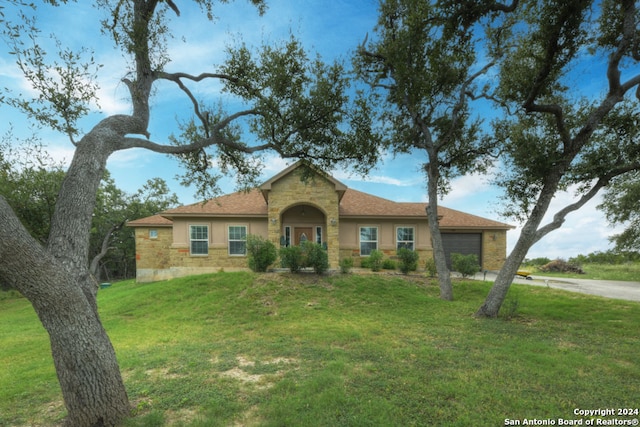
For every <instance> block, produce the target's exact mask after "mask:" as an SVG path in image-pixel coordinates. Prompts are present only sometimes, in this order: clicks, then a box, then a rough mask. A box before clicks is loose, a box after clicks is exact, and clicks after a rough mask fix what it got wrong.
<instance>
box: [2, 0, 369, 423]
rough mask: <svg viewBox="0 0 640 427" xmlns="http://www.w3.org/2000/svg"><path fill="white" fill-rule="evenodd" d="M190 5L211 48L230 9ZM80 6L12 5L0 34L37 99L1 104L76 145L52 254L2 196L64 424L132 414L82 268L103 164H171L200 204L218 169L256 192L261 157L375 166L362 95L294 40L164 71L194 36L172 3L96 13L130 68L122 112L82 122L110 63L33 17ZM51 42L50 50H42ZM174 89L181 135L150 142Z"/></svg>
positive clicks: (5, 257) (199, 0) (6, 262)
mask: <svg viewBox="0 0 640 427" xmlns="http://www.w3.org/2000/svg"><path fill="white" fill-rule="evenodd" d="M194 3H195V4H196V5H197V6H198V7H199V8H200V12H201V18H202V25H211V28H212V30H211V31H210V32H208V33H207V34H208V36H209V37H211V35H212V34H213V33H215V31H213V29H215V28H216V27H215V25H213V24H215V19H214V15H215V10H216V8H217V7H219V6H220V4H222V3H227V1H226V0H220V1H215V0H195V2H194ZM250 3H252V4H253V5H254V6H256V8H257V11H258V13H260V14H261V13H264V12H265V10H266V4H265V2H263V1H261V0H251V1H250ZM81 6H86V4H80V3H75V2H58V1H49V2H46V3H40V4H38V5H35V4H26V2H22V1H20V0H13V1H11V2H10V3H8V5H4V6H3V8H2V9H0V12H1V13H2V15H1V16H0V19H1V20H2V25H3V31H2V34H3V37H4V39H5V40H6V41H7V44H8V46H9V49H10V51H11V54H12V55H13V56H14V58H15V60H16V64H17V67H18V70H19V71H20V72H21V73H22V75H23V76H24V78H25V79H26V81H27V82H28V85H29V86H30V88H31V89H33V91H28V92H24V93H10V94H6V95H5V96H3V98H2V101H3V102H5V103H7V104H9V105H11V106H13V107H15V108H18V109H20V110H21V111H23V112H24V113H25V114H26V115H27V116H28V117H29V118H31V119H33V120H34V121H37V122H38V123H40V124H42V125H43V126H47V127H49V128H50V129H52V130H54V131H56V132H60V133H62V134H65V135H66V136H67V137H68V138H69V140H70V143H71V144H72V145H73V148H74V154H73V159H72V160H71V164H70V165H69V167H68V170H67V171H66V173H65V174H64V178H63V179H62V182H61V185H60V191H59V193H58V197H57V200H56V203H55V208H54V210H53V214H52V216H51V222H50V230H49V234H48V239H47V241H46V244H44V245H43V244H42V243H41V242H39V241H37V240H36V239H34V238H33V237H31V235H30V234H29V233H28V231H27V230H26V229H25V228H24V226H22V225H21V223H20V221H19V220H18V218H17V217H16V215H15V212H14V211H13V210H12V209H11V206H10V205H9V204H8V203H7V201H6V199H5V198H4V197H0V260H1V261H0V280H2V281H3V282H7V283H10V285H11V286H13V287H14V288H16V289H17V290H18V291H19V292H21V293H22V294H23V295H24V296H25V297H26V298H27V299H29V301H30V302H31V303H32V305H33V306H34V308H35V310H36V312H37V313H38V316H39V318H40V319H41V321H42V323H43V326H44V327H45V329H46V330H47V332H48V333H49V337H50V340H51V347H52V355H53V360H54V364H55V366H56V372H57V374H58V378H59V380H60V385H61V390H62V394H63V397H64V402H65V406H66V408H67V411H68V417H69V418H68V422H69V423H70V424H72V425H78V426H81V425H87V426H89V425H98V424H100V425H115V424H117V423H119V422H120V420H121V419H122V418H123V417H125V416H126V415H127V414H128V412H129V409H130V408H129V402H128V397H127V393H126V390H125V388H124V384H123V381H122V377H121V375H120V372H119V368H118V364H117V360H116V357H115V352H114V349H113V346H112V345H111V342H110V340H109V338H108V336H107V334H106V332H105V330H104V328H103V327H102V324H101V321H100V318H99V315H98V310H97V301H96V294H97V289H98V288H97V283H96V280H95V278H94V277H93V275H92V274H91V270H90V266H89V265H88V262H87V260H88V258H89V254H90V250H91V239H90V236H91V229H92V225H93V214H94V211H95V208H96V203H97V195H98V194H99V192H100V186H101V185H102V184H101V183H102V182H103V181H102V180H103V177H104V175H105V171H106V163H107V160H108V159H109V158H110V156H111V155H113V154H114V153H117V152H121V151H124V150H129V149H132V148H139V149H145V150H148V151H149V152H155V153H161V154H169V155H174V156H179V157H180V159H181V160H182V161H183V163H184V165H185V167H186V168H187V170H188V172H187V173H186V176H187V178H186V179H187V180H191V181H192V182H193V183H195V184H196V185H197V186H198V187H199V189H200V190H202V192H203V193H204V192H206V191H209V190H210V191H212V192H214V193H215V191H216V190H217V186H216V178H217V177H218V175H217V173H216V172H214V173H212V172H211V169H210V168H211V167H212V166H214V165H216V166H218V170H220V171H222V173H229V174H232V175H234V176H236V177H238V181H239V183H240V185H241V186H244V185H249V184H251V183H253V182H254V181H255V178H256V176H257V174H256V171H257V170H259V167H260V164H261V159H260V153H264V152H272V153H276V154H277V155H279V156H281V157H284V158H294V159H298V158H302V159H314V160H315V161H316V162H317V163H318V164H319V166H321V167H323V166H327V165H334V164H342V165H343V166H350V165H351V166H353V167H354V168H355V169H356V170H360V171H365V170H367V169H368V168H369V167H370V166H372V165H373V164H374V163H375V161H376V159H377V156H378V154H379V152H378V150H377V142H378V140H379V138H378V136H377V133H376V129H375V123H374V122H373V121H372V120H371V118H370V116H369V114H368V111H367V107H366V105H367V104H366V101H365V97H364V96H361V95H362V94H360V93H358V92H354V91H353V90H352V88H351V87H350V81H349V79H347V78H346V77H345V67H344V65H343V64H341V63H340V62H339V61H335V62H333V63H324V62H323V61H322V60H321V59H320V58H318V57H316V56H314V55H312V54H310V53H308V52H306V51H305V49H303V47H302V45H301V43H300V42H299V41H297V40H296V39H295V38H294V37H291V38H290V39H289V40H285V41H282V42H278V43H271V44H265V45H263V46H258V47H256V48H253V47H250V46H247V45H245V44H242V43H240V44H239V45H238V44H236V45H235V46H229V47H227V48H226V57H225V59H224V60H223V61H221V62H220V63H218V64H214V65H213V66H210V67H209V68H207V69H197V70H196V69H189V67H186V68H183V69H181V64H180V63H177V62H171V61H172V59H173V58H171V57H170V54H169V50H168V43H169V40H184V39H182V37H186V36H187V35H188V34H180V33H178V28H179V26H177V25H175V23H176V22H177V21H178V20H179V19H180V16H181V15H182V10H181V9H180V7H182V6H183V5H182V4H178V3H175V2H173V1H171V0H164V1H160V0H130V1H121V0H113V1H112V0H100V1H97V2H95V7H97V8H98V10H99V11H100V12H101V13H102V14H103V15H102V16H103V18H102V19H101V20H100V21H99V22H95V23H94V26H95V28H98V27H99V28H101V29H102V34H103V36H104V37H106V38H107V39H108V40H110V41H111V44H112V46H114V47H115V48H116V49H118V50H119V51H120V53H121V54H122V55H123V57H125V58H126V59H127V61H128V62H127V64H128V66H127V67H126V68H123V69H122V70H120V78H121V82H122V85H124V87H126V89H127V97H126V102H128V103H129V104H130V111H129V112H128V113H126V114H112V115H99V116H97V118H95V117H96V116H95V115H88V113H90V112H92V113H94V112H95V109H96V104H99V102H100V100H99V99H98V98H99V97H98V90H99V86H98V83H97V82H98V80H97V77H98V76H99V75H100V73H101V72H104V67H103V65H104V64H101V63H100V62H99V60H98V55H97V54H96V53H95V52H93V51H92V50H91V49H90V48H81V49H78V50H74V49H73V48H72V47H69V46H66V45H64V44H63V43H61V42H60V41H59V40H58V39H57V38H56V36H55V33H56V31H52V33H51V34H47V35H46V36H45V35H44V34H42V32H41V29H40V27H39V25H40V24H41V22H38V19H37V17H38V16H40V17H43V16H45V17H46V15H47V14H46V13H43V12H44V9H46V8H55V7H58V8H64V10H65V11H66V13H68V14H69V16H71V15H73V13H74V8H79V7H81ZM47 10H49V9H47ZM36 12H39V13H36ZM49 24H51V23H50V22H49ZM58 24H59V25H63V22H59V23H58ZM186 30H187V31H188V30H189V29H188V28H187V29H186ZM62 31H63V30H60V29H59V31H57V32H58V33H61V32H62ZM43 37H44V38H43ZM49 37H52V38H53V40H54V46H53V49H45V48H44V44H43V43H44V40H46V39H48V38H49ZM169 64H171V67H169ZM174 70H178V71H174ZM203 86H204V89H206V90H202V89H203ZM212 87H213V88H215V90H214V91H213V93H212V92H211V88H212ZM168 90H173V91H175V92H176V93H178V94H179V95H180V96H181V97H182V98H183V99H184V100H186V101H187V104H188V105H190V107H191V117H192V118H191V119H188V120H187V121H186V122H185V123H182V126H181V128H179V129H178V127H176V129H178V130H180V133H178V132H176V136H174V137H173V138H171V140H169V139H166V140H164V139H163V138H160V139H159V140H154V138H153V135H151V133H150V132H149V127H150V122H151V117H152V116H153V115H154V114H156V113H157V112H156V111H154V110H153V109H152V105H153V94H154V93H155V91H168ZM32 94H33V95H32ZM229 99H232V100H233V102H229ZM94 118H95V119H94ZM173 118H174V115H173V114H171V115H170V117H162V118H161V117H158V118H156V120H171V119H173ZM81 119H82V120H83V121H82V126H81ZM92 119H94V120H93V122H92ZM87 123H89V125H88V126H87ZM83 127H88V128H89V130H88V131H84V130H83ZM96 355H99V357H96ZM78 367H81V369H77V368H78Z"/></svg>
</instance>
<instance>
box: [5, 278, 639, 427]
mask: <svg viewBox="0 0 640 427" xmlns="http://www.w3.org/2000/svg"><path fill="white" fill-rule="evenodd" d="M489 287H490V284H488V283H482V282H474V281H458V282H455V285H454V294H455V298H456V300H455V301H453V302H445V301H441V300H439V299H438V294H439V291H438V287H437V284H436V283H435V282H429V281H428V279H424V278H422V277H419V276H411V277H409V278H404V277H402V276H398V275H376V276H373V275H335V276H328V277H318V276H315V275H306V274H300V275H290V274H260V275H257V274H250V273H218V274H214V275H206V276H195V277H190V278H184V279H175V280H171V281H166V282H158V283H152V284H136V283H134V282H132V281H127V282H121V283H116V284H114V285H113V286H111V287H110V288H108V289H103V290H101V291H100V293H99V305H100V308H101V315H102V319H103V323H104V325H105V328H106V329H107V330H108V332H109V335H110V336H111V338H112V341H113V343H114V346H115V348H116V351H117V353H118V358H119V361H120V366H121V370H122V373H123V376H124V379H125V383H126V386H127V389H128V392H129V397H130V400H131V402H132V404H133V405H134V407H135V411H134V413H135V416H134V417H133V418H132V419H131V420H130V421H129V422H128V425H130V426H158V425H176V426H178V425H183V426H232V425H245V426H285V425H286V426H297V425H304V426H339V425H343V426H347V425H348V426H365V425H366V426H410V425H419V426H443V425H446V426H465V427H466V426H470V425H477V426H498V425H505V424H506V421H505V420H523V419H525V418H526V419H533V418H536V419H548V418H549V419H556V420H557V419H558V418H563V419H570V418H580V419H582V418H584V419H587V418H589V417H586V416H578V415H574V409H576V408H582V409H597V408H624V407H637V406H638V396H639V395H640V385H639V384H640V364H638V363H637V357H638V354H640V340H638V339H637V336H638V330H640V304H638V303H634V302H626V301H617V300H609V299H605V298H599V297H594V296H588V295H582V294H574V293H568V292H563V291H559V290H554V289H549V288H545V287H533V286H527V285H513V287H512V289H511V291H510V295H509V297H508V301H507V303H506V304H505V309H506V310H508V311H509V313H508V314H509V315H510V317H511V320H505V318H501V319H497V320H482V319H476V318H474V317H473V313H474V312H475V311H476V310H477V308H478V307H479V306H480V304H481V303H482V301H483V299H484V297H485V296H486V294H487V292H488V290H489ZM0 348H1V349H2V350H0V363H1V364H2V366H3V369H1V370H0V425H11V426H27V425H29V426H32V425H47V426H48V425H55V424H56V423H58V422H59V421H60V420H61V419H62V417H63V416H64V407H63V405H62V400H61V395H60V389H59V387H58V385H57V380H56V377H55V372H54V370H53V364H52V361H51V357H50V352H49V348H48V341H47V337H46V334H45V332H44V331H43V329H42V327H41V326H40V324H39V322H38V320H37V317H36V315H35V313H34V312H33V309H32V308H31V307H30V305H29V303H28V302H27V301H26V300H24V299H21V298H8V299H4V300H0ZM634 405H635V406H634ZM605 418H607V417H605ZM608 418H611V417H608ZM624 418H634V417H624Z"/></svg>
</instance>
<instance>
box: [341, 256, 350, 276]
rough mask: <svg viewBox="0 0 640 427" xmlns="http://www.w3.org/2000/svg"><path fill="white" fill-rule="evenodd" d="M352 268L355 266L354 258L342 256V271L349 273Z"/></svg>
mask: <svg viewBox="0 0 640 427" xmlns="http://www.w3.org/2000/svg"><path fill="white" fill-rule="evenodd" d="M352 268H353V258H351V257H348V258H342V259H341V260H340V271H341V272H342V273H343V274H349V273H350V272H351V269H352Z"/></svg>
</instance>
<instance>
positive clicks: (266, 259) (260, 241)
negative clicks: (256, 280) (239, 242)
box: [247, 234, 278, 272]
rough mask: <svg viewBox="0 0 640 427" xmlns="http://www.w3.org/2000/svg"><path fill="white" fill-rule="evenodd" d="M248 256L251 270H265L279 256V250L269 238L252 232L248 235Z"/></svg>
mask: <svg viewBox="0 0 640 427" xmlns="http://www.w3.org/2000/svg"><path fill="white" fill-rule="evenodd" d="M247 257H248V258H249V259H248V263H249V268H250V269H251V270H253V271H258V272H264V271H267V268H269V266H270V265H271V264H273V263H274V261H275V260H276V258H278V252H277V250H276V246H275V245H274V244H273V243H271V242H270V241H269V240H266V239H264V238H262V237H261V236H256V235H253V234H250V235H248V236H247Z"/></svg>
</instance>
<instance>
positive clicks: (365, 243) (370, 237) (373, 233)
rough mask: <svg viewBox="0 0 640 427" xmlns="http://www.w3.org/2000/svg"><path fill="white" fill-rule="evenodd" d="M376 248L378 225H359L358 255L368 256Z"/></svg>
mask: <svg viewBox="0 0 640 427" xmlns="http://www.w3.org/2000/svg"><path fill="white" fill-rule="evenodd" d="M374 249H378V227H360V256H369V255H371V251H372V250H374Z"/></svg>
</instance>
